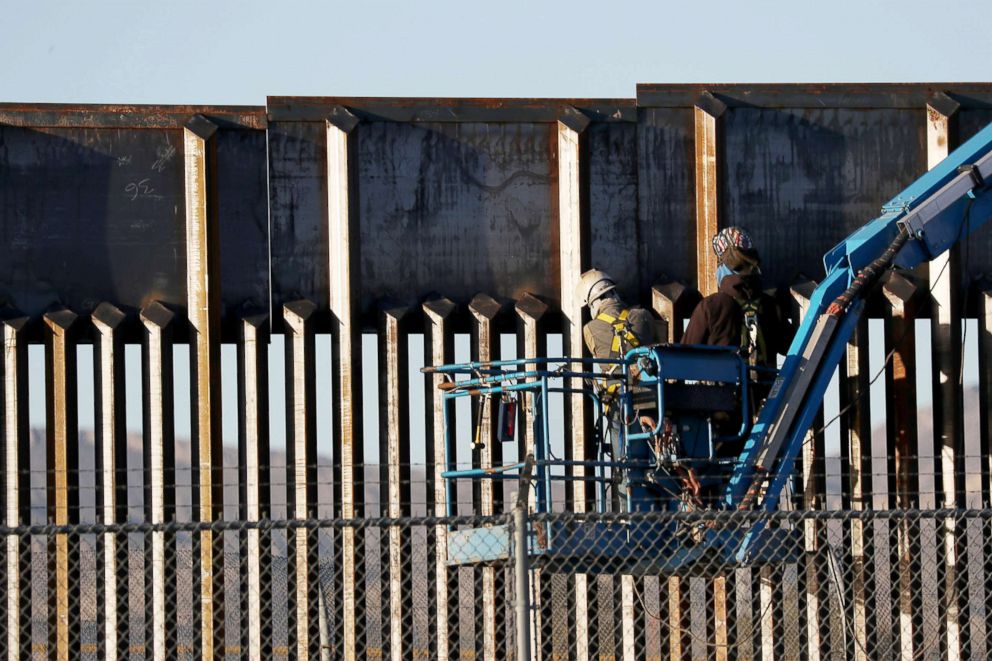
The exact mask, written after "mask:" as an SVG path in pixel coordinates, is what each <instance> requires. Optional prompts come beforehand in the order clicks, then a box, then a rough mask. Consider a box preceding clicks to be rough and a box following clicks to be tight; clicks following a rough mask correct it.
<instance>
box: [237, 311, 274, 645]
mask: <svg viewBox="0 0 992 661" xmlns="http://www.w3.org/2000/svg"><path fill="white" fill-rule="evenodd" d="M268 345H269V330H268V316H266V315H255V316H249V317H245V318H243V319H242V320H241V337H240V338H239V342H238V416H239V418H240V419H239V424H238V429H239V432H240V433H239V439H238V459H239V461H238V464H239V466H238V471H239V482H240V485H239V502H238V506H239V509H240V512H239V513H240V516H241V518H242V520H245V521H259V520H261V519H268V518H270V517H271V512H272V510H271V497H270V486H269V481H270V474H269V461H270V459H269V378H268ZM241 537H242V543H243V544H244V547H245V549H246V552H245V553H243V554H242V555H241V578H240V580H241V646H242V652H243V653H244V654H245V655H246V656H247V658H248V659H249V661H260V659H262V658H267V657H268V656H271V654H272V641H271V636H265V637H264V638H263V636H262V628H263V627H265V628H266V629H267V630H270V631H271V630H272V603H271V602H272V569H271V555H272V532H271V531H269V530H247V531H243V532H242V533H241Z"/></svg>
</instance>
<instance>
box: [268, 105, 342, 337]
mask: <svg viewBox="0 0 992 661" xmlns="http://www.w3.org/2000/svg"><path fill="white" fill-rule="evenodd" d="M326 144H327V127H326V125H325V123H324V122H323V121H320V122H311V123H302V122H272V123H270V124H269V130H268V148H269V244H270V246H269V247H270V250H271V254H272V261H271V264H270V269H271V272H272V300H271V308H272V310H273V313H274V314H278V313H281V311H282V306H283V305H285V304H286V303H289V302H291V301H295V300H300V299H307V300H310V301H314V302H315V303H317V304H318V305H319V306H320V307H324V305H325V303H324V302H325V301H327V300H328V297H329V293H328V292H329V286H330V285H329V284H328V270H327V260H328V245H327V192H326V185H327V159H326V158H325V149H326ZM274 325H276V326H277V327H278V326H279V324H274Z"/></svg>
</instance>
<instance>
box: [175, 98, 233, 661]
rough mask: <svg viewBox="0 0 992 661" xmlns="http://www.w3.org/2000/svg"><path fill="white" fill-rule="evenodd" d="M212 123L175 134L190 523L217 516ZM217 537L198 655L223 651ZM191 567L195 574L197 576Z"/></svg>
mask: <svg viewBox="0 0 992 661" xmlns="http://www.w3.org/2000/svg"><path fill="white" fill-rule="evenodd" d="M216 134H217V125H216V124H214V123H213V122H211V121H209V120H208V119H206V118H205V117H203V116H202V115H197V116H196V117H194V118H193V119H192V120H190V121H189V122H188V123H187V124H186V127H185V128H184V129H183V145H184V148H185V198H186V268H187V275H186V296H187V314H188V316H189V326H190V345H191V347H190V354H191V356H190V357H191V370H190V371H191V375H190V376H191V379H190V384H191V396H192V409H193V410H192V415H191V416H190V417H191V422H192V439H191V440H192V447H193V483H194V484H193V494H194V495H193V499H194V503H193V507H194V512H195V515H196V518H197V520H199V521H203V522H209V521H214V520H217V519H220V518H222V517H223V515H224V507H223V506H224V500H223V499H224V489H223V473H222V463H223V440H222V438H221V434H222V427H221V404H220V285H221V282H220V254H219V252H220V251H219V227H218V222H217V221H218V219H217V199H216V172H215V170H216V148H217V139H216ZM223 540H224V535H223V533H215V532H214V531H212V530H203V531H201V532H199V533H198V543H199V553H200V557H199V558H195V559H194V577H193V583H194V585H195V586H196V589H197V592H198V593H199V594H198V597H199V598H194V599H193V604H194V609H196V608H199V611H198V614H199V617H200V622H201V630H200V641H199V645H200V649H198V652H199V653H200V654H202V655H203V656H204V657H206V658H214V657H215V656H218V655H221V654H223V653H224V544H223ZM197 569H198V570H199V571H198V572H197Z"/></svg>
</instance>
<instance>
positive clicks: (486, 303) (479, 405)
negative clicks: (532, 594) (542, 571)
mask: <svg viewBox="0 0 992 661" xmlns="http://www.w3.org/2000/svg"><path fill="white" fill-rule="evenodd" d="M468 309H469V312H471V314H472V318H473V323H472V329H471V330H472V333H471V335H472V341H471V352H472V361H473V362H482V363H485V362H489V361H492V360H498V359H499V357H500V336H499V329H498V328H497V321H496V318H497V316H499V314H500V312H501V310H502V306H501V305H500V304H499V302H498V301H497V300H496V299H494V298H493V297H491V296H488V295H486V294H477V295H476V296H475V297H473V298H472V301H471V303H469V306H468ZM497 401H498V398H485V399H482V400H481V401H476V398H473V401H472V406H473V409H474V410H473V412H472V420H473V425H474V428H473V430H472V434H473V438H474V439H476V444H478V445H480V447H479V448H478V452H477V461H478V466H477V468H481V469H482V470H487V469H490V468H493V467H494V466H497V465H499V463H501V456H500V455H501V454H502V452H501V450H502V448H501V447H500V445H501V443H500V440H499V438H498V436H497V434H496V431H497V430H496V425H497V420H496V415H495V412H496V404H497ZM502 488H503V487H502V485H501V484H500V483H499V482H498V481H494V480H481V484H480V485H479V503H478V514H481V515H482V516H490V515H492V514H494V513H495V512H496V499H495V497H494V496H495V493H494V492H496V491H500V492H502ZM481 573H482V577H481V585H480V591H481V593H482V594H481V604H479V605H478V606H477V608H478V610H479V615H478V618H477V620H478V621H479V622H481V627H480V629H481V632H477V633H476V635H477V636H478V637H479V639H480V642H481V648H480V649H479V653H480V656H481V658H482V659H483V660H484V661H494V660H495V659H496V658H497V654H496V650H497V647H498V645H499V643H498V642H497V632H499V631H500V629H501V627H500V623H499V622H498V620H497V617H498V615H500V614H502V613H503V611H505V603H504V600H502V599H499V595H498V594H497V592H496V569H495V568H494V567H490V566H485V567H482V569H481ZM497 602H499V607H498V606H497ZM480 633H481V635H479V634H480ZM504 650H505V643H504ZM504 653H505V651H504Z"/></svg>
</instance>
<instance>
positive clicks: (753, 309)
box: [682, 226, 795, 456]
mask: <svg viewBox="0 0 992 661" xmlns="http://www.w3.org/2000/svg"><path fill="white" fill-rule="evenodd" d="M713 252H714V253H715V254H716V257H717V261H718V262H719V265H718V266H717V271H716V276H717V291H716V293H715V294H710V295H709V296H707V297H706V298H704V299H703V300H702V301H701V302H700V303H699V305H697V306H696V309H695V310H694V311H693V313H692V316H691V317H690V319H689V325H688V326H687V327H686V329H685V334H684V335H683V336H682V343H683V344H713V345H720V346H730V347H739V348H740V351H741V355H742V356H743V357H744V359H745V360H746V361H747V363H748V364H749V365H755V366H761V367H775V366H776V363H777V355H778V354H785V353H787V352H788V350H789V343H790V342H791V341H792V336H793V334H794V332H795V331H794V329H793V327H792V324H791V323H790V322H789V320H788V318H787V317H786V315H785V314H784V313H783V312H782V310H781V309H780V308H779V305H778V302H777V301H776V300H775V299H774V298H773V297H772V296H769V295H768V294H765V293H764V292H763V291H762V289H761V258H760V257H759V256H758V251H757V249H755V247H754V242H753V241H752V240H751V235H750V234H749V233H748V231H747V230H745V229H744V228H743V227H737V226H731V227H727V228H725V229H723V230H720V232H719V233H717V235H716V236H714V237H713ZM757 376H759V374H757V373H756V374H752V378H755V377H757ZM768 390H769V387H768V385H767V384H765V383H762V384H757V385H754V386H752V388H751V391H750V393H751V397H750V401H751V404H752V410H751V411H749V415H750V416H751V417H752V419H753V416H754V415H755V414H756V413H757V409H758V407H759V406H760V404H761V402H763V401H764V399H765V397H766V396H767V395H768ZM724 418H726V419H724ZM713 423H714V426H715V428H716V430H717V432H718V433H719V434H721V435H731V434H732V433H735V432H733V431H731V430H737V429H739V428H740V416H739V414H738V415H735V416H730V417H727V416H725V415H724V416H714V420H713ZM739 450H740V447H739V444H727V445H726V446H724V447H723V448H722V449H721V450H718V454H720V455H722V456H736V455H737V454H738V452H739Z"/></svg>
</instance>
